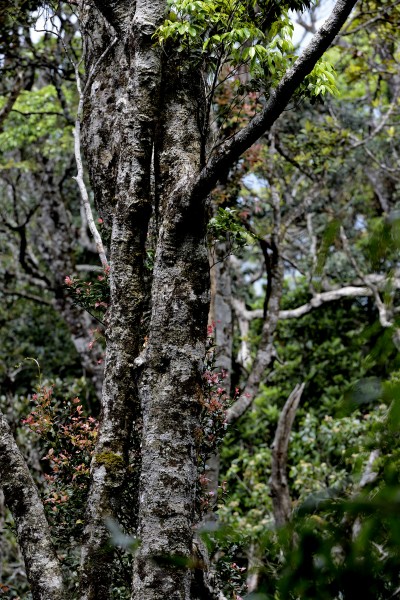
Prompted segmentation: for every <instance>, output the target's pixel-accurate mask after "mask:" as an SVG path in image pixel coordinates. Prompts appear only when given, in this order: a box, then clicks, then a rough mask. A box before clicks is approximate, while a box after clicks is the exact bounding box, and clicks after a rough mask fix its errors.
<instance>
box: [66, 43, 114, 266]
mask: <svg viewBox="0 0 400 600" xmlns="http://www.w3.org/2000/svg"><path fill="white" fill-rule="evenodd" d="M116 42H117V38H114V40H113V41H112V42H111V44H110V45H109V46H108V47H107V48H106V50H105V51H104V52H103V54H102V55H101V56H100V58H99V59H98V60H97V62H96V63H95V64H94V66H93V68H92V69H91V70H90V72H89V75H88V78H87V81H86V84H85V87H84V88H83V90H82V85H81V77H80V74H79V63H74V68H75V76H76V87H77V89H78V94H79V104H78V110H77V113H76V120H75V128H74V140H75V145H74V147H75V160H76V166H77V169H78V173H77V175H76V176H75V177H73V179H75V181H76V182H77V183H78V186H79V190H80V193H81V199H82V205H83V207H84V209H85V214H86V218H87V222H88V226H89V229H90V232H91V234H92V236H93V239H94V241H95V244H96V249H97V253H98V255H99V258H100V261H101V264H102V265H103V268H104V269H108V268H109V267H108V262H107V257H106V252H105V249H104V245H103V241H102V239H101V235H100V233H99V230H98V229H97V227H96V224H95V222H94V218H93V212H92V207H91V205H90V200H89V194H88V191H87V188H86V185H85V182H84V180H83V164H82V155H81V119H82V112H83V103H84V100H85V94H86V91H87V90H88V88H89V86H90V84H91V81H92V79H93V76H94V74H95V73H96V71H97V68H98V66H99V65H100V63H101V62H102V61H103V60H104V58H105V57H106V56H107V54H108V53H109V52H110V50H111V48H112V47H113V46H114V45H115V43H116Z"/></svg>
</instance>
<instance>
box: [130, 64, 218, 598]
mask: <svg viewBox="0 0 400 600" xmlns="http://www.w3.org/2000/svg"><path fill="white" fill-rule="evenodd" d="M172 73H175V75H172ZM163 89H164V106H165V108H164V111H163V113H162V126H161V132H160V136H159V140H158V145H157V147H156V152H157V154H158V163H159V165H160V182H161V186H160V189H162V191H163V194H162V197H161V202H160V230H159V235H158V241H157V254H156V260H155V266H154V272H153V285H152V314H151V320H150V328H149V338H148V343H147V346H146V348H145V351H144V353H143V355H142V356H141V357H140V358H139V360H138V361H137V364H138V366H139V367H140V371H141V374H140V379H139V393H140V398H141V407H142V414H143V435H142V471H141V481H140V501H139V529H138V535H139V538H140V540H141V546H140V548H139V551H138V553H137V555H136V557H135V561H134V577H133V595H132V598H133V599H135V600H161V599H164V598H171V599H176V600H178V599H179V600H189V599H190V597H191V595H190V586H191V573H190V570H188V568H187V567H188V563H189V562H190V560H191V556H192V540H193V524H194V520H195V519H194V517H195V498H196V487H197V460H198V459H197V447H196V446H197V444H196V439H198V436H199V432H200V429H199V428H200V424H199V414H200V406H201V405H200V400H201V397H202V371H203V360H204V354H205V338H206V324H207V315H208V305H209V296H208V295H209V264H208V256H207V248H206V239H205V238H206V206H205V199H203V200H202V201H200V202H197V201H194V200H193V197H192V196H191V194H190V190H191V186H192V182H193V179H194V177H195V176H196V175H197V174H198V173H199V171H200V156H201V136H200V128H199V123H198V120H197V117H196V112H195V111H194V110H193V105H196V103H198V101H199V97H200V98H201V95H202V92H201V83H200V78H199V77H196V76H195V75H193V73H190V74H188V73H182V72H181V73H179V70H178V68H177V65H175V64H172V65H171V63H169V64H168V73H167V72H166V71H165V81H164V82H163ZM182 561H183V563H182Z"/></svg>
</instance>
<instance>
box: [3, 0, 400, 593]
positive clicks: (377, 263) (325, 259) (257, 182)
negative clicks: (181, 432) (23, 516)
mask: <svg viewBox="0 0 400 600" xmlns="http://www.w3.org/2000/svg"><path fill="white" fill-rule="evenodd" d="M3 4H4V3H3ZM3 4H0V10H1V13H0V14H1V21H0V46H1V50H0V53H1V55H2V59H1V61H2V62H1V71H2V81H1V84H0V86H1V87H0V91H1V98H0V146H1V148H2V155H1V157H0V248H1V258H0V337H1V340H2V345H1V349H0V390H1V396H0V409H1V412H2V413H3V414H4V415H5V416H6V417H7V420H8V422H9V424H10V427H11V430H12V432H13V434H14V437H15V439H16V440H17V442H18V445H19V447H20V449H21V450H22V452H23V454H24V456H25V459H26V460H27V462H28V465H29V467H30V470H31V472H32V474H33V477H34V480H35V483H36V485H37V486H38V489H39V491H40V494H41V497H42V498H43V499H44V505H45V509H46V515H47V519H48V521H49V524H50V527H51V531H52V536H53V542H54V544H55V546H56V551H57V553H58V555H59V557H60V558H61V561H62V568H63V569H64V571H65V572H66V573H68V591H69V592H70V593H71V595H72V597H74V598H78V597H79V596H78V595H77V594H78V592H77V591H76V590H77V587H76V586H77V581H78V567H79V549H80V545H81V543H82V535H83V527H84V515H83V512H82V507H83V505H84V503H85V501H86V498H87V494H88V486H89V472H90V461H91V458H92V455H93V452H94V447H95V441H96V437H97V433H98V422H97V420H98V418H99V414H100V401H99V398H100V396H101V385H102V375H103V374H102V369H103V361H104V348H105V338H104V335H105V327H106V326H107V319H108V312H107V309H108V307H109V303H110V297H109V286H108V281H109V275H110V274H109V269H108V268H104V264H103V265H101V263H100V261H99V257H98V247H97V248H96V246H95V244H94V243H93V241H92V238H91V233H92V232H93V229H92V228H90V227H89V225H90V223H88V218H87V215H86V214H85V211H84V210H83V208H82V206H81V204H80V195H79V190H78V186H77V183H76V182H75V181H74V180H73V179H72V178H73V176H74V175H75V173H76V166H75V157H74V148H73V146H74V140H73V127H74V119H75V115H76V112H77V110H78V102H79V93H78V91H77V88H76V76H77V75H78V76H80V77H81V78H83V77H84V69H83V63H82V61H81V37H80V33H79V26H78V20H77V18H76V16H75V12H74V11H75V8H76V6H75V3H72V2H71V3H60V5H58V6H57V7H54V6H49V5H46V6H45V7H44V8H43V6H42V3H39V2H22V3H15V4H13V5H12V6H11V7H10V6H3ZM7 4H8V3H7ZM237 4H238V7H239V8H238V9H237V10H233V9H232V6H231V5H232V3H231V2H227V1H222V0H221V1H215V2H197V1H193V2H186V1H180V2H169V5H170V9H171V13H170V14H169V16H168V18H167V19H166V21H165V22H164V24H163V25H162V26H161V27H159V28H158V30H157V32H156V34H154V36H153V37H154V39H153V44H160V45H161V46H162V48H163V52H164V53H165V54H166V55H168V53H171V54H172V53H173V52H178V53H179V56H181V61H182V64H183V65H185V64H186V63H187V61H192V63H191V64H194V63H193V61H195V63H196V64H197V65H201V64H203V63H204V64H207V65H208V71H207V70H206V71H205V73H206V76H207V78H208V79H207V85H208V88H207V89H208V95H207V99H208V101H207V103H206V108H207V111H208V114H207V116H206V118H205V119H204V123H205V125H204V129H203V131H202V135H203V137H204V138H207V139H208V138H209V136H210V135H211V136H212V144H211V145H212V146H213V148H212V149H211V148H210V146H207V151H208V152H210V153H212V152H213V151H217V150H216V149H218V147H219V145H221V144H222V142H223V141H224V140H225V139H229V138H230V137H232V136H234V135H235V134H236V133H237V132H238V131H240V130H241V129H243V128H244V127H245V126H246V125H247V124H248V122H249V120H250V119H251V118H252V117H254V116H255V115H257V114H259V113H260V112H261V111H262V109H263V108H264V106H265V104H266V102H267V100H268V90H269V89H271V88H272V87H274V86H276V85H277V83H278V82H279V80H280V79H281V77H282V75H283V73H284V72H285V71H286V70H287V69H288V68H289V67H290V65H291V64H293V63H294V61H295V57H296V55H297V53H298V48H296V47H295V45H294V44H293V43H292V42H291V33H292V31H291V30H292V23H293V22H297V23H298V24H299V25H298V26H299V27H302V28H303V29H304V32H305V33H306V32H308V33H310V32H311V33H312V32H313V31H315V27H316V22H317V20H318V14H319V10H320V8H321V6H320V5H321V4H323V3H320V2H314V3H311V2H271V3H260V6H261V5H263V4H266V5H268V6H270V8H269V9H268V10H269V11H270V12H271V11H272V12H271V14H269V13H268V19H270V21H269V22H272V23H273V24H274V25H273V27H272V28H271V27H270V28H268V27H267V23H266V16H265V10H264V9H265V7H264V8H263V6H261V8H260V6H259V5H258V4H257V3H251V2H250V3H245V2H243V3H241V2H239V3H237ZM247 4H249V5H251V7H252V8H251V10H249V7H248V6H247ZM289 9H292V11H293V10H299V11H300V10H303V11H305V12H303V13H300V12H298V13H296V12H290V13H289V12H288V11H289ZM257 11H258V12H257ZM399 24H400V9H399V5H398V3H396V2H389V1H383V0H381V1H380V2H374V1H373V0H363V1H362V2H359V3H358V4H357V7H356V9H355V11H354V12H353V13H352V17H351V19H350V20H349V21H348V23H347V25H346V26H345V29H344V30H343V31H342V34H341V36H340V37H338V38H336V40H335V44H334V45H333V47H332V48H331V49H330V50H329V52H328V53H327V54H326V55H325V57H324V60H323V61H320V62H319V63H317V65H316V67H315V68H314V70H313V71H312V73H311V74H310V75H309V76H308V77H307V78H305V79H304V80H303V82H302V84H301V86H300V87H299V88H298V90H297V92H296V95H295V96H294V98H293V101H292V104H291V105H290V106H289V109H288V111H287V112H285V113H284V116H283V117H281V118H280V119H279V120H278V121H277V122H276V123H275V124H274V126H273V127H272V129H271V130H270V131H269V132H268V133H267V134H265V135H264V136H262V137H261V138H260V139H259V141H258V142H257V143H256V144H254V145H253V146H252V147H251V148H250V150H248V151H247V152H246V153H245V154H244V155H243V156H242V157H241V158H239V159H237V160H235V162H234V164H233V165H232V168H231V169H230V170H229V173H227V175H226V177H224V178H223V179H224V180H223V182H220V183H219V184H218V186H217V187H216V188H215V190H214V191H213V193H212V197H211V200H210V202H209V206H208V209H207V210H208V212H209V217H210V220H209V225H208V234H207V235H208V248H209V258H210V274H211V280H212V285H211V294H212V299H211V310H210V317H209V327H208V342H207V354H206V357H205V364H204V377H203V379H204V385H203V387H204V394H203V402H202V409H201V417H200V423H201V431H199V434H198V436H199V440H198V443H199V448H200V450H199V459H198V463H199V467H198V470H199V483H198V489H197V496H196V502H197V506H196V513H197V517H196V528H197V530H198V532H199V540H202V542H204V544H205V546H206V547H207V549H208V555H209V561H210V566H209V567H207V568H209V570H210V573H211V574H212V581H213V585H215V587H216V589H219V590H221V593H223V594H224V596H223V597H225V598H228V599H229V600H230V599H232V600H234V599H237V600H238V599H240V598H245V597H246V598H249V600H250V598H253V599H254V600H256V599H258V600H263V599H265V600H267V599H279V600H284V599H297V598H299V599H300V598H301V599H307V600H311V599H315V600H317V599H318V600H323V599H325V598H326V599H327V600H328V599H333V598H335V599H336V598H338V599H339V598H346V599H347V598H348V599H354V598H355V597H356V596H357V597H360V598H361V597H362V598H371V599H372V598H373V599H382V600H383V599H388V598H391V597H396V595H397V594H398V590H399V586H400V581H399V572H400V571H399V567H400V528H399V524H398V520H399V513H400V504H399V492H400V481H399V472H400V471H399V467H400V464H399V463H400V440H399V428H400V387H399V385H400V361H399V347H400V328H399V311H398V289H399V287H400V279H399V271H398V253H399V249H400V220H399V212H398V211H399V201H400V197H399V194H400V190H399V183H398V182H399V170H400V164H399V151H400V148H399V139H400V131H399V128H400V121H399V117H400V111H399V106H400V103H399V94H400V75H399V58H400V56H399V41H398V34H397V30H398V26H399ZM44 30H45V31H44ZM185 61H186V62H185ZM180 68H182V70H183V69H184V67H180ZM196 68H197V67H196ZM182 77H183V75H182ZM210 132H211V133H210ZM203 159H205V158H204V157H203ZM85 177H86V176H85ZM86 185H87V186H88V187H89V181H88V180H87V181H86ZM90 200H91V202H92V210H93V212H94V214H95V215H96V209H95V207H94V203H93V198H92V197H91V198H90ZM107 218H108V217H107V215H106V214H103V213H102V212H100V213H99V214H98V215H96V216H95V219H94V220H95V223H96V226H97V229H98V230H99V232H100V235H101V237H102V240H103V243H104V245H105V247H106V250H107V252H108V250H109V245H110V235H111V232H110V227H109V223H108V222H107ZM152 227H153V230H152V229H151V226H150V228H149V234H148V240H147V242H146V244H147V246H146V262H145V279H146V277H147V278H151V274H152V272H153V269H154V264H155V246H154V239H153V238H154V236H155V233H154V232H155V229H154V228H155V225H154V224H153V225H152ZM146 281H147V280H146ZM147 308H148V307H147ZM148 310H149V309H148ZM148 318H149V315H148V313H146V311H145V312H144V317H143V319H142V322H145V323H146V319H148ZM146 344H147V337H145V338H144V340H143V347H146ZM303 384H304V385H303ZM299 390H300V391H299ZM296 394H297V395H296ZM288 399H289V400H290V399H291V402H292V404H288V402H289V400H288ZM285 411H286V412H285ZM289 414H290V415H291V416H288V415H289ZM285 415H286V416H285ZM285 419H286V421H285ZM291 419H292V421H293V420H294V422H293V424H292V422H291ZM279 423H280V428H279V427H278V424H279ZM279 431H281V433H280V437H279V435H278V433H277V432H279ZM134 433H135V432H133V435H134ZM274 439H275V441H274ZM273 443H274V445H273ZM277 447H279V448H280V449H282V448H283V450H282V451H281V453H280V454H279V453H278V454H276V453H274V448H277ZM137 451H138V450H137V446H135V444H132V449H131V452H130V456H129V464H128V472H129V481H128V483H127V485H126V487H125V489H124V493H123V498H122V501H121V506H120V508H119V513H118V519H111V518H110V519H109V520H108V522H107V527H108V530H109V538H110V545H112V546H113V547H114V548H115V550H116V552H115V558H114V559H113V562H112V563H111V564H110V571H112V572H113V581H112V592H111V594H112V595H111V596H110V597H112V598H129V597H130V593H131V592H130V581H131V574H130V572H131V563H132V557H133V556H134V555H135V552H136V551H137V547H138V544H139V543H140V542H138V541H137V539H136V536H135V534H136V522H137V514H136V510H137V509H136V507H134V506H133V503H132V502H131V497H132V494H133V493H134V492H133V491H132V490H133V488H134V487H135V485H136V483H137V473H136V471H137V469H138V466H137V465H138V463H137V456H136V454H135V452H137ZM217 454H219V457H217V456H216V455H217ZM210 457H211V458H210ZM217 458H218V460H217ZM96 460H97V462H99V463H101V464H104V465H105V466H106V467H107V468H109V469H110V470H111V469H118V468H119V466H120V465H119V456H118V455H117V454H112V453H111V452H109V453H107V452H102V453H100V454H98V455H97V458H96ZM213 461H214V463H215V462H219V463H220V464H219V476H218V481H217V480H216V479H215V468H214V467H213V468H212V469H211V468H210V467H209V464H210V465H211V464H212V462H213ZM211 471H212V473H213V475H212V476H211V475H210V473H211ZM277 473H278V474H277ZM0 484H1V481H0ZM285 502H289V506H290V511H289V512H288V511H287V510H286V512H285V510H284V505H285ZM285 506H286V505H285ZM0 511H1V513H0V534H1V545H0V597H3V596H4V597H5V598H21V599H22V598H24V599H25V598H30V592H29V589H30V588H29V585H28V582H27V579H26V575H25V570H24V564H23V560H22V557H21V554H20V552H19V550H18V545H17V542H16V536H15V524H14V522H13V519H12V516H11V514H10V512H9V510H8V509H7V508H6V507H5V506H4V505H3V502H1V503H0ZM198 544H199V545H200V544H201V542H200V541H199V542H198ZM202 556H203V555H201V557H202ZM167 558H168V559H169V560H171V557H167ZM174 560H175V561H176V563H177V564H178V566H182V564H181V563H180V562H179V561H180V560H183V559H182V557H179V556H178V557H174ZM185 560H186V559H185ZM196 560H197V562H196ZM191 561H192V562H190V564H187V563H185V564H184V566H186V567H189V568H191V569H192V570H193V572H196V571H201V570H202V569H206V567H205V565H204V563H203V562H202V558H201V559H199V558H198V557H197V559H196V555H194V557H193V559H191ZM210 598H211V596H210Z"/></svg>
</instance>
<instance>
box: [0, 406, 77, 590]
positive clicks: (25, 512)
mask: <svg viewBox="0 0 400 600" xmlns="http://www.w3.org/2000/svg"><path fill="white" fill-rule="evenodd" d="M0 485H1V487H2V488H3V492H4V496H5V500H6V504H7V506H8V507H9V509H10V511H11V513H12V515H13V517H14V520H15V523H16V527H17V537H18V543H19V546H20V548H21V552H22V555H23V557H24V561H25V567H26V573H27V576H28V580H29V583H30V585H31V591H32V596H33V598H34V600H62V599H63V598H64V597H65V595H64V584H63V580H62V576H61V569H60V564H59V561H58V558H57V556H56V554H55V551H54V548H53V544H52V541H51V536H50V529H49V525H48V523H47V519H46V516H45V513H44V508H43V503H42V501H41V499H40V497H39V494H38V491H37V488H36V485H35V483H34V481H33V479H32V476H31V474H30V472H29V469H28V467H27V465H26V462H25V460H24V458H23V456H22V454H21V452H20V450H19V448H18V446H17V444H16V443H15V440H14V438H13V436H12V434H11V431H10V427H9V425H8V423H7V421H6V419H5V417H4V415H3V414H2V413H0Z"/></svg>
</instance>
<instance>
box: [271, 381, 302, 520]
mask: <svg viewBox="0 0 400 600" xmlns="http://www.w3.org/2000/svg"><path fill="white" fill-rule="evenodd" d="M304 386H305V383H302V384H301V385H299V384H297V385H296V386H295V388H294V389H293V391H292V393H291V394H290V396H289V397H288V399H287V400H286V402H285V406H284V407H283V409H282V412H281V414H280V417H279V421H278V425H277V428H276V432H275V438H274V442H273V444H272V465H271V477H270V479H269V484H270V488H271V497H272V504H273V511H274V519H275V523H276V526H277V527H282V526H283V525H286V523H288V521H289V519H290V514H291V511H292V501H291V499H290V494H289V488H288V482H287V475H286V464H287V454H288V447H289V437H290V432H291V430H292V426H293V421H294V418H295V416H296V411H297V407H298V406H299V402H300V400H301V396H302V394H303V390H304Z"/></svg>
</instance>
